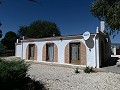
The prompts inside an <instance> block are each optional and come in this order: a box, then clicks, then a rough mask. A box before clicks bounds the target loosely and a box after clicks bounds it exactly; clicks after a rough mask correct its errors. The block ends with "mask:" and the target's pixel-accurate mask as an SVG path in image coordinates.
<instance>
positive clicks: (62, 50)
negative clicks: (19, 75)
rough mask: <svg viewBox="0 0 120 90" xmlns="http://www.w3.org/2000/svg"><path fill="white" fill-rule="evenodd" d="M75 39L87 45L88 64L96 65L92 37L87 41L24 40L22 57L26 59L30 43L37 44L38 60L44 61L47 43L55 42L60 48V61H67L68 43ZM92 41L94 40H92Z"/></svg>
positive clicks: (61, 62)
mask: <svg viewBox="0 0 120 90" xmlns="http://www.w3.org/2000/svg"><path fill="white" fill-rule="evenodd" d="M73 40H79V41H80V42H82V43H84V45H85V46H86V59H87V60H86V61H87V66H93V67H96V58H95V38H94V37H92V38H91V40H88V41H85V40H84V39H82V38H81V39H70V40H62V41H61V40H53V41H52V40H50V41H34V42H23V43H22V45H21V48H22V50H21V51H22V52H23V53H22V55H21V57H22V59H26V48H27V46H28V44H32V43H33V44H36V46H37V61H38V62H41V61H42V54H43V53H42V49H43V46H44V44H45V43H48V42H53V43H55V44H56V45H57V48H58V63H60V64H64V63H65V60H64V59H65V47H66V45H67V44H68V43H69V42H71V41H73ZM91 41H92V42H91Z"/></svg>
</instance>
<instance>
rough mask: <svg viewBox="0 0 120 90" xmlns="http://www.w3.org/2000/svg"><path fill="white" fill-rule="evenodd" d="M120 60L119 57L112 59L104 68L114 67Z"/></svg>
mask: <svg viewBox="0 0 120 90" xmlns="http://www.w3.org/2000/svg"><path fill="white" fill-rule="evenodd" d="M118 60H119V58H118V57H111V58H110V59H108V60H107V61H106V62H105V63H104V66H103V67H107V66H114V65H116V63H117V62H118Z"/></svg>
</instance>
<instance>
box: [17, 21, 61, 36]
mask: <svg viewBox="0 0 120 90" xmlns="http://www.w3.org/2000/svg"><path fill="white" fill-rule="evenodd" d="M53 34H54V35H55V36H60V35H61V34H60V31H59V28H58V27H57V25H56V24H55V23H54V22H49V21H42V20H38V21H35V22H32V23H31V24H30V25H29V26H21V27H20V29H19V30H18V35H19V36H26V37H29V38H42V37H52V36H53Z"/></svg>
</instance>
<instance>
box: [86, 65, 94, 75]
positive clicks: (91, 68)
mask: <svg viewBox="0 0 120 90" xmlns="http://www.w3.org/2000/svg"><path fill="white" fill-rule="evenodd" d="M84 72H85V73H91V72H94V70H93V67H89V66H86V68H85V69H84Z"/></svg>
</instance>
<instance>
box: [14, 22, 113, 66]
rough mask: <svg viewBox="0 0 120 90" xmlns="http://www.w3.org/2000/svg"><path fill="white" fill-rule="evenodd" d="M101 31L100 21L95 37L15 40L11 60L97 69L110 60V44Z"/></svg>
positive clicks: (91, 35) (93, 35)
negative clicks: (99, 27)
mask: <svg viewBox="0 0 120 90" xmlns="http://www.w3.org/2000/svg"><path fill="white" fill-rule="evenodd" d="M104 30H105V29H104V22H103V21H101V30H98V28H97V30H96V33H95V34H90V35H89V32H85V33H84V34H81V35H69V36H58V37H56V36H53V37H48V38H39V39H31V38H29V39H23V40H21V41H20V42H18V40H17V42H16V44H15V45H16V46H15V56H16V57H21V59H25V60H33V61H37V62H46V63H47V62H54V63H58V64H75V65H81V66H92V67H95V68H99V67H101V66H103V64H104V62H105V60H108V59H109V58H110V57H111V41H110V38H109V35H108V34H106V33H104ZM87 34H88V35H87Z"/></svg>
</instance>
